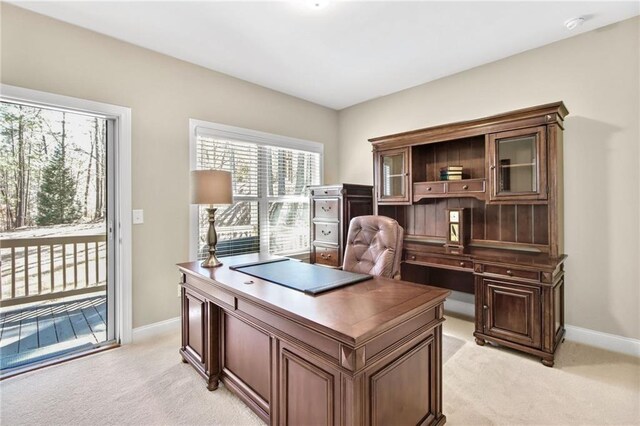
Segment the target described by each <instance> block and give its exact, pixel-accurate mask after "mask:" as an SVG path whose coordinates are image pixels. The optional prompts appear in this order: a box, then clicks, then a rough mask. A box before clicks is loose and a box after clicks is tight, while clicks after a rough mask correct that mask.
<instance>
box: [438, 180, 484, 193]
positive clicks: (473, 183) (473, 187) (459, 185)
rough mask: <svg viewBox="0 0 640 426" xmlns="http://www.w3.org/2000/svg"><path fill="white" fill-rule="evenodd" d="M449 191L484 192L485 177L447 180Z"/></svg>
mask: <svg viewBox="0 0 640 426" xmlns="http://www.w3.org/2000/svg"><path fill="white" fill-rule="evenodd" d="M447 192H450V193H455V194H463V193H465V192H484V179H478V180H471V179H467V180H460V181H447Z"/></svg>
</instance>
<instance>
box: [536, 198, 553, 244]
mask: <svg viewBox="0 0 640 426" xmlns="http://www.w3.org/2000/svg"><path fill="white" fill-rule="evenodd" d="M533 242H534V243H536V244H543V245H546V244H549V208H548V207H547V206H546V205H535V206H533Z"/></svg>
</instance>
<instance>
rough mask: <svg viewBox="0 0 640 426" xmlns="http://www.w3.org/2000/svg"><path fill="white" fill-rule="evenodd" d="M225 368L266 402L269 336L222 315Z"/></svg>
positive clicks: (268, 378)
mask: <svg viewBox="0 0 640 426" xmlns="http://www.w3.org/2000/svg"><path fill="white" fill-rule="evenodd" d="M224 348H225V354H224V367H225V368H226V369H228V370H230V371H231V372H232V373H233V374H235V375H236V376H238V377H239V378H240V379H242V381H244V382H245V383H246V384H247V385H249V386H250V387H251V389H253V390H254V391H255V392H257V393H258V395H260V397H261V398H262V399H264V400H265V401H269V388H270V376H269V372H270V371H271V370H270V362H271V361H270V360H271V357H270V339H269V336H268V335H267V334H264V333H262V332H260V331H258V329H256V328H255V327H252V326H250V325H249V324H247V323H245V322H244V321H241V320H239V319H237V318H235V317H232V316H230V315H225V316H224Z"/></svg>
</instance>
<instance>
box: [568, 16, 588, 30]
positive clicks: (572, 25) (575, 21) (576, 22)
mask: <svg viewBox="0 0 640 426" xmlns="http://www.w3.org/2000/svg"><path fill="white" fill-rule="evenodd" d="M583 23H584V18H583V17H577V18H571V19H569V20H567V21H565V23H564V26H565V27H567V29H568V30H569V31H571V30H574V29H576V28H578V27H579V26H580V25H582V24H583Z"/></svg>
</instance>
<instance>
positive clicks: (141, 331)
mask: <svg viewBox="0 0 640 426" xmlns="http://www.w3.org/2000/svg"><path fill="white" fill-rule="evenodd" d="M179 329H180V317H175V318H169V319H168V320H164V321H159V322H154V323H153V324H148V325H143V326H142V327H137V328H134V329H133V341H134V342H136V341H139V340H142V339H146V338H149V337H153V336H156V335H158V334H162V333H165V332H168V331H178V330H179Z"/></svg>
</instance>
